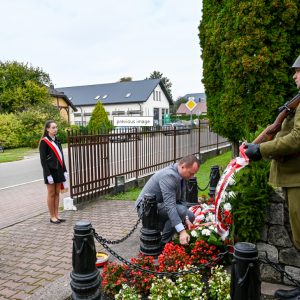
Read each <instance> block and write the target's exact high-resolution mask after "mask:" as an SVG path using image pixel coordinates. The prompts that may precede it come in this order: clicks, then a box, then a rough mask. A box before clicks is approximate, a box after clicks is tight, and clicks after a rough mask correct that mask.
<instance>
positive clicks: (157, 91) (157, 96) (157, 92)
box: [156, 91, 158, 101]
mask: <svg viewBox="0 0 300 300" xmlns="http://www.w3.org/2000/svg"><path fill="white" fill-rule="evenodd" d="M156 101H158V91H156Z"/></svg>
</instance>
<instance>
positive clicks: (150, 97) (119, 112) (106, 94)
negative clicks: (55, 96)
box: [56, 79, 174, 126]
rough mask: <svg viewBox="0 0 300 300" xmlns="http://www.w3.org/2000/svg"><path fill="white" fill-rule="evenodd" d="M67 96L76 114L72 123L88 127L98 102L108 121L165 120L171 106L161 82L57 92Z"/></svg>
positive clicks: (121, 84) (90, 86)
mask: <svg viewBox="0 0 300 300" xmlns="http://www.w3.org/2000/svg"><path fill="white" fill-rule="evenodd" d="M56 90H57V91H59V92H61V93H64V94H66V95H68V97H69V99H71V100H72V103H73V104H74V106H75V107H76V108H77V109H78V112H77V113H76V112H75V113H74V123H75V124H77V125H83V126H85V125H87V124H88V122H89V120H90V117H91V115H92V112H93V110H94V108H95V105H96V104H97V102H98V101H99V100H100V101H101V103H102V104H103V106H104V108H105V110H106V112H107V114H108V118H109V119H110V120H113V117H114V116H154V120H159V119H163V118H164V114H168V113H169V112H170V105H174V103H173V101H172V98H171V97H170V95H169V93H168V91H167V89H166V87H165V85H164V84H163V82H162V80H161V79H151V80H140V81H125V82H115V83H106V84H94V85H83V86H73V87H62V88H56Z"/></svg>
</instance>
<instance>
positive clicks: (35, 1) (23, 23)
mask: <svg viewBox="0 0 300 300" xmlns="http://www.w3.org/2000/svg"><path fill="white" fill-rule="evenodd" d="M201 9H202V1H201V0H186V1H182V0H127V1H125V0H110V1H104V0H98V1H96V0H85V1H83V0H81V1H77V0H60V1H58V0H51V1H50V0H49V1H44V0H26V1H25V0H1V9H0V23H1V26H0V38H1V39H0V41H1V43H0V45H1V47H0V59H1V60H16V61H18V62H29V63H31V64H32V65H33V66H35V67H36V66H38V67H41V68H42V69H43V70H44V71H45V72H47V73H49V74H50V77H51V79H52V81H53V83H54V86H55V87H57V88H58V87H68V86H77V85H90V84H100V83H110V82H117V81H118V80H119V79H120V78H121V77H132V78H133V80H143V79H145V78H146V77H148V76H149V75H150V73H152V72H153V71H159V72H161V73H163V75H164V76H166V77H168V78H169V79H170V80H171V82H172V83H173V86H172V93H173V99H174V100H176V99H177V97H178V96H183V95H185V94H188V93H197V92H198V93H200V92H204V86H203V84H202V83H201V79H202V60H201V58H200V53H201V52H200V45H199V38H198V26H199V22H200V19H201V15H202V14H201Z"/></svg>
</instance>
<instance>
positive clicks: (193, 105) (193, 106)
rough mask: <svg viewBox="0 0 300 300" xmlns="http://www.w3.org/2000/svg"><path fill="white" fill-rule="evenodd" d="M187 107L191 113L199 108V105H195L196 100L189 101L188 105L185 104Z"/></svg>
mask: <svg viewBox="0 0 300 300" xmlns="http://www.w3.org/2000/svg"><path fill="white" fill-rule="evenodd" d="M189 98H193V97H189ZM185 106H186V107H187V108H188V109H189V110H190V111H192V110H193V109H194V108H195V107H196V106H197V104H196V103H195V101H194V100H192V99H191V100H189V101H188V102H187V103H186V104H185Z"/></svg>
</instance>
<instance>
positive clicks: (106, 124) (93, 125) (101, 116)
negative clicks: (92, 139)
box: [88, 100, 111, 130]
mask: <svg viewBox="0 0 300 300" xmlns="http://www.w3.org/2000/svg"><path fill="white" fill-rule="evenodd" d="M102 122H103V128H104V129H109V128H110V127H111V124H110V121H109V119H108V116H107V112H106V111H105V109H104V107H103V105H102V103H101V101H100V100H99V101H98V103H97V104H96V106H95V109H94V110H93V112H92V116H91V119H90V122H89V125H88V128H89V129H92V130H94V129H102Z"/></svg>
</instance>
